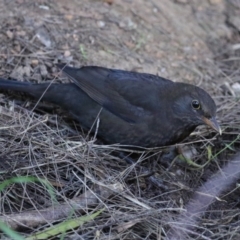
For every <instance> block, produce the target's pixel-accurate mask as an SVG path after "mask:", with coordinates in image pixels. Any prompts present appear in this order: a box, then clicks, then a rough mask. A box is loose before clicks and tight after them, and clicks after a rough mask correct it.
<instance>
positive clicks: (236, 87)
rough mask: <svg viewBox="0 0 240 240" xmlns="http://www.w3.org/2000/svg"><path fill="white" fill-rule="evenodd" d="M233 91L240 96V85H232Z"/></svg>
mask: <svg viewBox="0 0 240 240" xmlns="http://www.w3.org/2000/svg"><path fill="white" fill-rule="evenodd" d="M232 89H233V91H234V93H235V94H236V96H240V83H238V82H236V83H234V84H233V85H232Z"/></svg>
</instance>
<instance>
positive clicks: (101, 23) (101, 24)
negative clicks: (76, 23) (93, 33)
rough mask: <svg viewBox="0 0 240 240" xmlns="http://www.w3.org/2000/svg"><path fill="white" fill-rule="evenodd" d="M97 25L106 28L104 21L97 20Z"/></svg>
mask: <svg viewBox="0 0 240 240" xmlns="http://www.w3.org/2000/svg"><path fill="white" fill-rule="evenodd" d="M97 25H98V26H99V27H100V28H104V27H105V25H106V23H105V22H104V21H97Z"/></svg>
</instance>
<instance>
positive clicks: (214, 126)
mask: <svg viewBox="0 0 240 240" xmlns="http://www.w3.org/2000/svg"><path fill="white" fill-rule="evenodd" d="M202 120H203V122H204V123H205V124H206V125H208V126H209V127H211V128H212V129H214V130H215V131H217V132H218V133H219V134H220V135H222V129H221V128H220V126H219V124H218V122H217V120H216V118H215V117H212V118H210V119H208V118H206V117H203V118H202Z"/></svg>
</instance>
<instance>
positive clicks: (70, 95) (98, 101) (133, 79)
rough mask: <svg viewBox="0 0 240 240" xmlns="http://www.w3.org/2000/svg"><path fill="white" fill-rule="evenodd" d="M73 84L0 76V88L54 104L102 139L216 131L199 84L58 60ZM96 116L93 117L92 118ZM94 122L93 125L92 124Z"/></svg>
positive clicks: (141, 139) (157, 139)
mask: <svg viewBox="0 0 240 240" xmlns="http://www.w3.org/2000/svg"><path fill="white" fill-rule="evenodd" d="M58 67H59V68H61V69H62V70H63V72H64V73H65V74H66V75H67V76H68V77H69V78H70V79H71V80H72V82H73V83H67V84H57V83H53V84H51V85H49V83H42V84H33V83H29V82H18V81H10V80H5V79H0V89H4V90H13V91H20V92H25V93H28V94H29V95H31V96H33V97H34V98H37V99H39V98H40V97H42V100H45V101H48V102H51V103H54V104H57V105H59V106H61V107H62V108H64V109H65V110H67V111H68V112H70V113H71V115H72V116H73V117H74V118H75V119H76V120H78V121H79V122H80V124H81V126H82V127H83V128H85V129H86V130H89V129H91V128H92V127H93V125H94V127H93V128H92V131H95V130H96V129H97V131H98V132H97V134H98V136H99V137H100V138H102V139H103V140H105V141H106V142H107V143H111V144H113V143H120V144H123V145H131V146H139V147H160V146H165V145H170V144H174V143H177V142H180V141H182V140H183V139H184V138H186V137H187V136H189V134H190V133H191V132H192V131H193V130H194V129H195V128H196V127H197V126H199V125H203V124H206V125H208V126H210V127H211V128H213V129H214V130H216V131H218V132H219V133H220V134H221V129H220V127H219V125H218V123H217V121H216V119H215V117H216V105H215V103H214V101H213V99H212V98H211V97H210V95H209V94H208V93H207V92H205V91H204V90H203V89H201V88H199V87H196V86H194V85H191V84H186V83H180V82H172V81H170V80H167V79H164V78H161V77H158V76H155V75H152V74H147V73H137V72H128V71H122V70H116V69H108V68H103V67H94V66H89V67H81V68H72V67H67V66H66V67H65V66H64V65H62V64H60V65H58ZM97 119H99V121H96V120H97ZM96 122H98V124H99V125H98V127H97V128H96Z"/></svg>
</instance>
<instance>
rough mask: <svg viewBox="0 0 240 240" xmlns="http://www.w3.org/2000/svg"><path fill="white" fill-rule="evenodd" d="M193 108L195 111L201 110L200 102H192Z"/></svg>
mask: <svg viewBox="0 0 240 240" xmlns="http://www.w3.org/2000/svg"><path fill="white" fill-rule="evenodd" d="M192 107H193V108H194V109H200V107H201V105H200V103H199V101H198V100H192Z"/></svg>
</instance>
